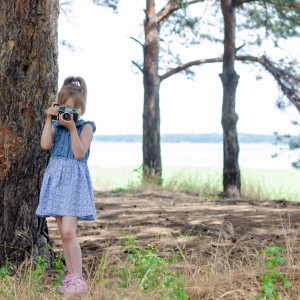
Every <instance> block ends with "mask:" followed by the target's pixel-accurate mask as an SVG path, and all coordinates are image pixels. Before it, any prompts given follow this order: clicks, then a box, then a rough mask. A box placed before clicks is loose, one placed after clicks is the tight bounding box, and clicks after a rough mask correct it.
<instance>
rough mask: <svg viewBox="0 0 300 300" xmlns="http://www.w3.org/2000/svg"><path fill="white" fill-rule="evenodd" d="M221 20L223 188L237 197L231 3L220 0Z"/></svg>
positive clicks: (233, 37)
mask: <svg viewBox="0 0 300 300" xmlns="http://www.w3.org/2000/svg"><path fill="white" fill-rule="evenodd" d="M221 7H222V13H223V17H224V26H225V28H224V32H225V36H224V57H223V59H224V60H223V73H222V74H220V77H221V80H222V84H223V106H222V126H223V156H224V161H223V189H224V195H225V196H227V197H234V198H237V197H239V196H240V189H241V178H240V167H239V162H238V159H239V143H238V134H237V129H236V124H237V121H238V115H237V114H236V112H235V99H236V89H237V85H238V80H239V76H238V75H237V73H236V71H235V69H234V63H235V52H236V48H235V27H236V23H235V9H234V7H233V5H232V0H221Z"/></svg>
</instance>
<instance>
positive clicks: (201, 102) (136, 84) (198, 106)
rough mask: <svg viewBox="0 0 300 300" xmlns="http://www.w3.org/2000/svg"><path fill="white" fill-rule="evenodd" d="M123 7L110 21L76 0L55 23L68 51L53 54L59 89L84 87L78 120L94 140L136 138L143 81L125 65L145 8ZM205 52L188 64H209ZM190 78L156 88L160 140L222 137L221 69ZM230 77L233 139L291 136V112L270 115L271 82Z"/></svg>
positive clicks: (137, 52) (135, 51)
mask: <svg viewBox="0 0 300 300" xmlns="http://www.w3.org/2000/svg"><path fill="white" fill-rule="evenodd" d="M125 2H126V0H120V7H119V13H118V14H113V13H112V12H111V10H110V9H107V8H103V7H98V6H95V5H93V4H92V3H91V1H89V0H81V1H79V0H75V1H74V3H75V4H74V6H73V9H72V13H71V14H69V15H68V17H66V15H64V14H63V13H61V14H60V17H59V26H58V31H59V40H67V41H68V42H69V43H71V44H72V45H74V47H75V50H74V51H71V50H70V49H69V48H67V47H63V46H59V88H60V87H61V84H62V82H63V79H64V78H65V77H67V76H70V75H74V76H81V77H83V78H84V79H85V80H86V83H87V87H88V100H87V110H86V113H85V115H84V116H83V118H84V119H85V120H92V121H94V122H95V123H96V125H97V131H96V134H97V135H99V134H101V135H103V134H142V113H143V78H142V74H141V73H138V72H136V71H137V69H136V68H134V66H133V64H132V63H131V61H132V60H135V59H136V58H140V57H141V55H142V47H141V46H140V45H138V43H136V42H134V41H133V40H132V39H131V38H130V37H131V36H133V37H138V36H139V35H140V33H141V32H142V28H141V22H142V20H143V18H144V12H143V9H144V4H145V1H141V0H138V1H133V0H131V1H130V2H128V1H127V3H125ZM158 2H159V1H158ZM160 2H162V3H163V2H165V1H160ZM158 8H159V6H158ZM211 50H212V49H210V50H209V52H210V53H208V54H207V55H206V56H205V53H204V54H202V56H201V57H196V56H195V55H196V54H195V53H191V54H190V55H191V57H190V59H189V60H194V59H198V58H204V57H211V56H212V55H211ZM197 55H198V54H197ZM203 55H204V56H203ZM193 70H194V71H196V77H195V78H194V80H193V81H191V80H187V79H186V78H185V77H184V76H183V75H180V74H178V75H175V76H172V77H170V78H169V79H167V80H165V81H163V82H162V84H161V88H160V112H161V134H168V133H222V126H221V109H222V84H221V80H220V78H219V75H218V74H219V73H221V72H222V65H221V64H211V65H209V66H202V67H199V68H196V69H195V68H194V69H193ZM134 71H135V72H134ZM236 71H237V73H238V74H239V75H240V80H239V84H238V88H237V96H236V112H237V114H238V115H239V121H238V123H237V129H238V132H241V133H254V134H273V133H274V132H275V131H276V132H279V133H281V134H286V133H290V134H298V133H299V127H298V126H294V125H292V124H291V121H293V120H297V121H299V116H298V115H299V113H298V112H297V110H296V109H295V108H294V107H293V106H291V107H290V108H289V109H288V110H287V111H285V112H281V111H279V110H278V109H277V108H276V99H277V96H278V93H279V92H278V89H277V84H276V82H275V81H274V80H273V79H272V78H271V76H270V75H268V74H266V75H263V79H262V80H258V81H257V80H256V75H257V72H256V71H254V70H251V69H249V67H246V66H244V65H242V64H239V63H237V64H236Z"/></svg>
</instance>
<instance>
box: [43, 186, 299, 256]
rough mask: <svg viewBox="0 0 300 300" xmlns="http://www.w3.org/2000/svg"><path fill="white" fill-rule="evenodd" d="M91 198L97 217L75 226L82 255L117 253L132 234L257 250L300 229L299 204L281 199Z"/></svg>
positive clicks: (171, 242) (170, 243)
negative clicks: (247, 245)
mask: <svg viewBox="0 0 300 300" xmlns="http://www.w3.org/2000/svg"><path fill="white" fill-rule="evenodd" d="M95 202H96V209H97V220H96V221H92V222H91V221H80V222H79V225H78V236H79V240H80V243H81V247H82V254H83V259H87V258H88V257H89V256H101V255H102V254H103V253H104V252H105V251H118V249H119V247H120V245H122V244H124V242H125V241H126V240H128V239H129V237H132V236H134V237H135V238H136V239H137V242H138V243H140V244H142V245H144V246H145V245H148V244H153V243H155V244H156V245H157V246H159V247H165V248H166V247H171V248H181V250H182V251H188V250H193V251H196V250H197V248H198V249H200V248H201V249H202V251H201V252H202V253H203V247H205V248H206V250H207V249H208V248H210V247H215V245H217V244H218V243H219V244H220V243H226V244H232V243H241V242H243V241H247V242H251V243H252V244H253V245H257V248H263V247H267V246H271V245H274V244H277V245H280V244H285V243H286V238H287V236H291V235H292V236H293V237H297V236H298V232H299V228H300V204H299V203H292V202H287V201H284V200H278V201H255V200H245V199H237V200H224V199H219V200H217V199H215V200H211V199H205V198H199V196H197V195H193V194H187V193H182V192H177V191H171V190H166V189H143V190H137V191H131V192H95ZM48 227H49V231H50V237H51V239H52V241H53V243H54V248H57V249H60V243H61V242H60V238H59V236H58V231H57V228H56V224H55V221H54V220H53V219H49V220H48ZM297 240H298V239H297ZM297 244H298V242H297ZM294 246H296V245H294ZM297 246H298V245H297ZM299 250H300V248H299ZM204 252H205V251H204ZM206 252H207V251H206ZM208 252H209V251H208Z"/></svg>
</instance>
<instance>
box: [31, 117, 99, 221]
mask: <svg viewBox="0 0 300 300" xmlns="http://www.w3.org/2000/svg"><path fill="white" fill-rule="evenodd" d="M85 124H90V125H91V126H92V128H93V132H95V131H96V126H95V123H94V122H91V121H88V122H86V121H84V120H79V121H78V122H77V123H76V129H77V132H78V134H80V133H81V131H82V128H83V126H84V125H85ZM53 126H54V128H55V139H54V143H53V146H52V150H51V157H50V160H49V164H48V166H47V169H46V172H45V175H44V178H43V182H42V187H41V192H40V200H39V205H38V208H37V210H36V214H37V215H38V216H40V217H50V216H75V217H78V218H79V219H80V220H95V219H96V209H95V202H94V190H93V187H92V182H91V177H90V173H89V169H88V165H87V160H88V158H89V154H90V149H88V151H87V152H86V154H85V156H84V158H82V159H81V160H76V159H75V158H74V155H73V153H72V148H71V136H70V132H69V129H67V128H66V127H64V126H62V125H60V124H59V123H58V122H56V121H54V122H53Z"/></svg>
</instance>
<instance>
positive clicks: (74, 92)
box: [57, 76, 87, 115]
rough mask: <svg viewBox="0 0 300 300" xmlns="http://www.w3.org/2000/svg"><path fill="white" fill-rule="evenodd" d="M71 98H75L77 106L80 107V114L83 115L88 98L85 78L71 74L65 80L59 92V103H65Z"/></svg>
mask: <svg viewBox="0 0 300 300" xmlns="http://www.w3.org/2000/svg"><path fill="white" fill-rule="evenodd" d="M69 98H72V99H73V101H74V104H75V106H76V107H79V108H80V114H81V115H83V114H84V112H85V108H86V98H87V87H86V83H85V81H84V79H83V78H81V77H74V76H69V77H67V78H66V79H65V80H64V83H63V86H62V87H61V89H60V91H59V93H58V100H57V101H58V104H61V105H64V104H65V103H66V102H67V100H68V99H69Z"/></svg>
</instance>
